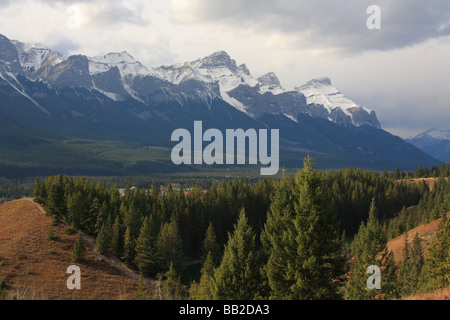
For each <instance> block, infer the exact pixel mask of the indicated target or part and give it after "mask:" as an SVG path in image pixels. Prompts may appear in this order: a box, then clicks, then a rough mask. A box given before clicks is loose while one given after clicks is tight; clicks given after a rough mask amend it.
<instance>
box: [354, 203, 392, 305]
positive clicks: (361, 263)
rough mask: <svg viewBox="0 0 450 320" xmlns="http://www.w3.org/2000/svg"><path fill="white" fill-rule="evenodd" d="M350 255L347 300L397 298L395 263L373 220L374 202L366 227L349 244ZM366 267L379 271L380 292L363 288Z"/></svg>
mask: <svg viewBox="0 0 450 320" xmlns="http://www.w3.org/2000/svg"><path fill="white" fill-rule="evenodd" d="M352 254H353V256H354V261H353V265H352V268H351V271H350V280H349V281H348V284H347V294H348V297H349V299H351V300H374V299H377V300H381V299H391V298H397V297H398V296H399V293H398V286H397V275H396V266H395V261H394V257H393V254H392V252H391V251H390V250H388V248H387V238H386V233H385V231H384V230H383V227H382V226H381V224H380V223H379V221H378V218H377V209H376V206H375V199H372V203H371V206H370V211H369V218H368V220H367V223H366V224H365V223H364V222H363V223H361V226H360V228H359V231H358V233H357V235H356V236H355V238H354V240H353V243H352ZM369 266H378V267H379V268H380V269H381V289H372V290H370V289H369V288H368V287H367V279H368V278H369V277H370V274H368V273H367V271H368V268H369Z"/></svg>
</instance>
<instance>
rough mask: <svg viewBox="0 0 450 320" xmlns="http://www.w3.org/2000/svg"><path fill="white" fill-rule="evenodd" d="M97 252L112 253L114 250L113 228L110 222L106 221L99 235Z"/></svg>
mask: <svg viewBox="0 0 450 320" xmlns="http://www.w3.org/2000/svg"><path fill="white" fill-rule="evenodd" d="M96 242H97V251H98V253H100V254H105V253H107V252H110V251H111V249H112V228H111V226H110V221H109V220H108V221H105V223H104V224H103V226H102V227H101V229H100V232H99V233H98V235H97V239H96Z"/></svg>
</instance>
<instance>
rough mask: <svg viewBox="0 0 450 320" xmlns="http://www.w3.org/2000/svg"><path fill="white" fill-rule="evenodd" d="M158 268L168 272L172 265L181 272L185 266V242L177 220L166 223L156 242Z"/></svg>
mask: <svg viewBox="0 0 450 320" xmlns="http://www.w3.org/2000/svg"><path fill="white" fill-rule="evenodd" d="M156 248H157V257H158V260H157V263H158V267H159V268H161V269H162V270H164V271H167V270H168V269H169V267H170V265H171V264H173V266H174V268H175V270H177V271H178V272H180V269H181V266H182V264H183V260H184V257H183V241H182V239H181V236H180V234H179V231H178V225H177V223H176V221H175V220H172V221H170V222H169V223H164V224H163V226H162V228H161V232H160V233H159V236H158V240H157V242H156Z"/></svg>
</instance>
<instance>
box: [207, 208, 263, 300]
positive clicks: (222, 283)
mask: <svg viewBox="0 0 450 320" xmlns="http://www.w3.org/2000/svg"><path fill="white" fill-rule="evenodd" d="M255 247H256V245H255V233H254V232H253V230H252V228H251V227H250V225H249V224H248V220H247V217H246V216H245V210H244V209H242V210H241V212H240V215H239V219H238V222H237V224H236V225H235V229H234V232H233V234H229V235H228V243H227V245H226V246H225V252H224V255H223V258H222V262H221V264H220V266H219V267H218V268H217V269H216V270H215V272H214V277H213V280H212V291H213V295H214V299H216V300H227V299H236V300H251V299H254V298H255V297H256V296H258V294H259V285H260V283H261V275H260V271H259V265H258V263H257V256H256V250H255Z"/></svg>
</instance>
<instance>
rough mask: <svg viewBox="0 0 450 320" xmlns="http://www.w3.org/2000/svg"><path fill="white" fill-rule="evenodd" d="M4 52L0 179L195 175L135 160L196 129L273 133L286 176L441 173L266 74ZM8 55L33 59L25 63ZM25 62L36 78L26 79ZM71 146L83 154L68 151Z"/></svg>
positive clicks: (362, 121)
mask: <svg viewBox="0 0 450 320" xmlns="http://www.w3.org/2000/svg"><path fill="white" fill-rule="evenodd" d="M14 43H15V45H14V44H13V42H11V41H10V40H9V39H8V38H6V37H4V36H0V53H1V54H0V153H1V154H0V156H1V157H0V176H2V175H3V176H8V177H11V176H14V175H16V173H17V174H18V175H19V176H23V175H25V176H30V175H40V174H39V172H45V173H46V174H47V173H48V174H57V173H60V172H61V171H64V172H70V173H71V174H86V173H89V174H90V175H93V174H94V175H95V172H101V173H102V174H105V175H111V174H113V175H121V174H125V175H134V174H141V173H142V172H145V173H151V172H155V170H160V169H161V170H163V171H164V172H170V171H173V170H175V171H179V170H197V168H186V167H185V168H179V167H176V166H174V165H173V164H172V163H171V162H170V155H169V154H168V153H169V152H167V154H165V155H164V157H163V158H157V159H155V158H154V157H155V154H154V153H151V152H147V151H143V150H147V149H146V148H147V147H148V146H151V147H163V148H164V149H170V148H171V147H173V143H172V142H171V139H170V137H171V133H172V132H173V131H174V130H176V129H179V128H188V129H190V128H192V126H193V123H194V121H199V120H201V121H203V125H204V128H205V130H206V129H208V128H216V129H219V130H226V129H230V128H242V129H244V130H247V129H250V128H252V129H257V130H258V129H279V130H280V150H281V155H280V156H281V160H280V165H281V166H286V167H296V166H298V165H299V163H301V159H302V158H303V157H304V156H306V155H308V154H309V155H311V156H313V157H315V158H316V160H317V164H318V167H319V168H323V169H330V168H331V169H333V168H343V167H354V166H359V167H361V168H366V169H376V170H394V169H396V168H400V169H403V170H411V169H414V168H415V167H417V166H418V165H422V166H432V165H440V162H439V161H437V160H435V159H433V158H432V157H431V156H428V155H427V154H425V153H423V152H422V151H420V150H419V149H418V148H416V147H413V146H412V145H410V144H407V143H405V142H404V141H403V140H401V139H400V138H398V137H395V136H393V135H391V134H389V133H387V132H386V131H384V130H382V129H381V126H379V122H378V120H377V119H376V115H375V114H374V113H370V112H369V111H368V109H365V108H363V107H361V106H358V105H357V104H356V103H354V102H352V101H350V100H348V99H347V100H345V99H346V98H345V96H343V94H342V96H339V99H341V100H342V99H344V101H345V102H346V103H347V105H349V106H350V108H347V109H345V110H344V109H342V108H340V107H338V106H337V107H331V106H330V105H326V106H324V105H320V104H315V103H311V101H308V98H307V97H306V96H305V94H303V93H302V92H301V90H297V89H294V90H286V89H284V88H283V87H282V86H281V83H280V81H279V79H278V77H277V76H276V74H275V73H268V74H266V75H263V76H261V77H259V78H254V77H253V76H252V75H251V72H250V71H249V69H248V68H247V67H246V65H245V64H238V63H237V62H236V61H235V60H233V59H232V58H231V57H230V56H229V55H228V54H227V53H226V52H225V51H219V52H216V53H213V54H212V55H210V56H207V57H204V58H200V59H197V60H194V61H192V62H185V63H181V64H177V65H172V66H162V67H158V68H153V69H149V68H146V67H144V66H143V65H142V64H140V62H139V61H137V60H136V59H134V58H133V57H132V55H130V54H129V53H127V52H124V51H122V52H120V51H119V52H116V53H111V54H109V55H108V54H107V55H104V56H101V57H97V58H89V57H87V56H85V55H72V56H69V57H63V56H62V55H61V54H59V53H57V52H54V51H46V50H47V49H45V48H43V46H33V45H30V44H27V45H20V43H19V42H18V41H15V42H14ZM18 46H19V47H20V48H22V49H23V50H26V49H28V50H37V52H39V55H38V57H37V58H36V55H35V52H34V53H33V52H32V57H30V58H27V57H26V55H25V56H24V55H23V52H21V53H19V51H18V49H17V47H18ZM33 48H34V49H33ZM41 53H42V54H41ZM21 57H22V58H21ZM35 58H36V59H37V60H36V59H35ZM20 61H22V63H24V66H25V67H24V66H22V65H21V64H20ZM25 61H29V62H25ZM33 61H34V62H35V61H39V63H41V65H40V67H39V68H36V67H29V66H30V65H33V63H34V62H33ZM144 68H145V69H144ZM147 71H148V72H147ZM323 85H325V86H331V87H329V88H327V90H328V91H327V90H325V91H323V90H322V91H318V92H317V93H315V94H316V97H317V96H319V95H324V98H323V99H325V98H326V99H328V100H330V99H331V98H330V99H329V97H327V96H326V94H327V92H330V91H331V92H336V91H337V89H336V88H334V87H332V85H331V80H329V79H328V78H327V79H325V78H324V79H322V83H321V86H323ZM322 89H323V88H322ZM337 92H338V91H337ZM339 94H340V93H339ZM331 100H332V99H331ZM349 110H350V111H349ZM354 122H355V123H356V124H355V123H354ZM79 139H82V140H83V141H87V142H85V143H87V144H88V145H89V146H92V148H91V147H89V148H87V147H86V148H80V147H79V146H78V142H77V143H72V142H71V141H74V140H75V141H79ZM67 141H69V142H68V143H67ZM14 142H15V143H14ZM36 143H37V144H36ZM102 143H103V144H102ZM124 143H126V144H128V145H129V146H130V148H128V147H126V146H124ZM99 144H100V146H101V147H100V148H103V146H104V145H108V146H113V148H119V149H118V150H116V152H115V154H117V156H116V155H112V154H111V152H110V151H108V156H107V157H106V156H105V155H104V154H103V153H101V152H100V153H98V152H93V151H90V150H95V148H98V147H99ZM56 150H58V152H56ZM88 150H89V152H88ZM80 152H81V153H80ZM87 152H88V153H87ZM135 153H136V154H139V155H140V156H139V159H136V158H135V155H134V154H135ZM51 154H54V155H55V156H53V157H52V158H50V159H49V158H48V157H49V155H51ZM122 154H123V155H125V154H128V155H129V156H128V158H125V157H122V156H121V155H122ZM144 154H145V156H144ZM157 157H160V155H158V156H157ZM71 162H73V163H77V164H79V167H78V166H74V165H72V166H70V163H71ZM44 168H45V169H44ZM157 168H159V169H157ZM198 170H201V168H199V169H198Z"/></svg>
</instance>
